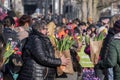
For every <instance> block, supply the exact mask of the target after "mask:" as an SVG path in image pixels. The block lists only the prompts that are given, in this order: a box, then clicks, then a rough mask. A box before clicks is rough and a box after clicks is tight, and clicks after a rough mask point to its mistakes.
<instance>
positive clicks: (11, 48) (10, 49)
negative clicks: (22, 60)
mask: <svg viewBox="0 0 120 80" xmlns="http://www.w3.org/2000/svg"><path fill="white" fill-rule="evenodd" d="M16 45H17V42H14V41H11V42H8V43H7V45H6V48H5V52H4V54H3V64H6V63H8V62H9V57H10V56H11V55H12V54H18V55H22V52H21V51H20V50H19V48H17V47H16Z"/></svg>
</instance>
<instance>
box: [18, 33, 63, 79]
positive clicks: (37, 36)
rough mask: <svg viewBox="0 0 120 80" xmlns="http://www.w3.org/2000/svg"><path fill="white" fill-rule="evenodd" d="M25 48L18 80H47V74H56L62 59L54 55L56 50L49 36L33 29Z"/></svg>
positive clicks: (50, 75)
mask: <svg viewBox="0 0 120 80" xmlns="http://www.w3.org/2000/svg"><path fill="white" fill-rule="evenodd" d="M24 50H25V51H24V53H23V60H24V64H23V67H22V70H21V72H20V75H19V78H18V80H46V79H44V78H45V76H46V74H47V77H48V78H52V77H53V76H54V74H55V69H56V67H57V66H60V64H61V60H60V59H58V58H55V57H54V50H53V48H52V44H51V43H50V40H49V38H48V37H46V36H45V35H43V34H41V33H39V32H37V31H33V33H32V35H30V37H29V38H28V41H27V43H26V45H25V49H24ZM48 80H51V79H48Z"/></svg>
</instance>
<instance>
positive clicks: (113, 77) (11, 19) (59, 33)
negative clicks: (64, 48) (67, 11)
mask: <svg viewBox="0 0 120 80" xmlns="http://www.w3.org/2000/svg"><path fill="white" fill-rule="evenodd" d="M101 33H102V34H103V39H102V40H101V42H102V46H101V47H99V51H98V53H97V56H96V55H95V56H94V55H93V54H94V53H93V52H92V50H91V49H92V47H91V43H92V42H91V40H92V41H94V40H95V39H96V36H99V35H100V34H101ZM66 36H70V37H72V40H73V41H74V43H73V44H72V45H71V46H70V48H69V51H70V55H71V57H66V56H65V55H61V57H59V58H58V57H56V56H55V53H56V48H57V45H56V43H55V41H54V40H55V39H57V40H58V41H59V40H62V39H64V38H65V37H66ZM80 38H81V39H80ZM9 41H12V42H16V45H15V46H17V47H18V48H19V50H20V51H21V52H22V55H21V57H19V56H15V55H14V56H12V55H10V56H9V58H10V59H9V61H8V62H7V63H4V56H3V55H4V53H5V51H6V46H7V44H8V42H9ZM98 45H99V44H97V46H98ZM119 45H120V15H114V16H112V17H111V18H108V17H103V18H101V19H100V21H99V22H93V20H92V18H88V22H87V23H86V22H83V21H80V20H79V19H74V20H69V21H68V20H67V18H65V17H64V18H62V20H61V22H60V23H58V22H56V20H45V19H44V17H40V16H39V17H38V18H32V17H31V16H29V15H22V16H21V17H19V18H18V17H16V15H15V14H14V13H13V12H12V11H11V12H9V13H8V14H7V15H6V16H5V17H4V18H3V19H1V21H0V70H1V73H2V74H3V80H71V79H69V77H68V76H69V75H71V74H68V73H65V72H64V73H63V74H62V75H61V76H59V75H57V70H58V69H57V68H58V67H60V66H67V65H68V64H69V63H70V61H72V65H73V66H72V67H73V70H74V73H77V74H76V75H77V78H76V79H75V78H74V79H75V80H79V79H78V77H79V76H82V69H84V67H82V66H81V64H80V62H79V61H80V60H81V58H80V56H79V54H78V52H81V48H82V47H83V46H85V49H84V52H85V54H87V55H88V56H89V58H90V60H91V62H92V64H93V65H94V67H92V68H93V69H94V71H95V77H98V80H119V79H120V58H119V57H120V47H119ZM93 46H96V45H93ZM95 48H96V47H94V49H95ZM11 56H12V57H11ZM14 59H16V60H14ZM19 62H21V64H22V65H19V64H20V63H19ZM87 69H91V68H90V67H87ZM74 73H73V74H74ZM73 74H72V75H73ZM72 75H71V76H72ZM64 76H67V77H64ZM73 77H74V76H73ZM1 80H2V78H1ZM81 80H93V79H83V78H82V79H81ZM95 80H96V79H95Z"/></svg>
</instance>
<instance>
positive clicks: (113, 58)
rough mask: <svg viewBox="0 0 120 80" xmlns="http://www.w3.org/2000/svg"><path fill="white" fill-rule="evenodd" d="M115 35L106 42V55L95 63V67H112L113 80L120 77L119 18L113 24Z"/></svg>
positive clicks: (117, 79)
mask: <svg viewBox="0 0 120 80" xmlns="http://www.w3.org/2000/svg"><path fill="white" fill-rule="evenodd" d="M113 29H114V32H115V35H114V36H113V37H112V38H111V40H110V42H109V43H108V50H107V51H106V57H105V58H104V59H102V60H100V61H99V62H98V64H97V65H95V68H99V69H107V68H113V77H114V79H113V80H119V79H120V67H119V66H120V59H119V55H120V49H119V48H120V47H119V45H120V36H119V35H120V20H117V21H116V22H115V24H114V28H113Z"/></svg>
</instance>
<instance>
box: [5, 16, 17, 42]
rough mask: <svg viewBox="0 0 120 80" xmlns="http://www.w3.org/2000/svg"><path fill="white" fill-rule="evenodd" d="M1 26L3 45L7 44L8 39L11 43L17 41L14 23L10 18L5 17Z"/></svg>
mask: <svg viewBox="0 0 120 80" xmlns="http://www.w3.org/2000/svg"><path fill="white" fill-rule="evenodd" d="M3 25H4V29H3V38H4V41H5V43H7V42H8V39H9V38H12V40H13V41H17V35H16V34H17V33H16V31H15V30H14V28H15V21H14V19H13V18H12V17H10V16H6V17H5V18H4V20H3Z"/></svg>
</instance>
